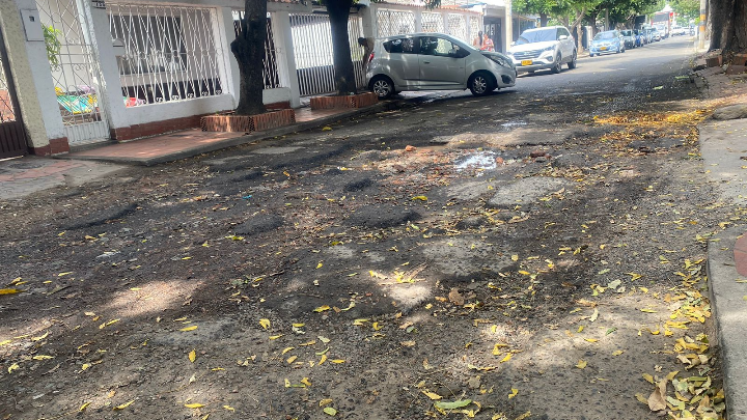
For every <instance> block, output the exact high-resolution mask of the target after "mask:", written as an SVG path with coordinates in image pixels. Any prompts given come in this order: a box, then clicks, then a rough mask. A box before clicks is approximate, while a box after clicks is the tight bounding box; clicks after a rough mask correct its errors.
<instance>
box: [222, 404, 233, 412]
mask: <svg viewBox="0 0 747 420" xmlns="http://www.w3.org/2000/svg"><path fill="white" fill-rule="evenodd" d="M223 408H224V409H226V410H228V411H236V409H235V408H233V407H231V406H230V405H224V406H223Z"/></svg>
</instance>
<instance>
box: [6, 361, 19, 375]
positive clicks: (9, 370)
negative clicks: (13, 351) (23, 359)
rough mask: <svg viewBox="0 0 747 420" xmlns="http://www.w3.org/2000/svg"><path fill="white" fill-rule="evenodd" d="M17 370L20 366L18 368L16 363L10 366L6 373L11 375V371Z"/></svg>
mask: <svg viewBox="0 0 747 420" xmlns="http://www.w3.org/2000/svg"><path fill="white" fill-rule="evenodd" d="M18 368H20V366H18V363H13V364H12V365H10V367H8V373H13V371H14V370H16V369H18Z"/></svg>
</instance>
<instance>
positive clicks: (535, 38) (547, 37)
mask: <svg viewBox="0 0 747 420" xmlns="http://www.w3.org/2000/svg"><path fill="white" fill-rule="evenodd" d="M556 33H557V29H555V28H548V29H541V30H536V31H535V30H532V31H526V32H524V33H523V34H521V36H520V37H519V39H517V40H516V45H524V44H534V43H537V42H545V41H555V40H556V38H555V35H556Z"/></svg>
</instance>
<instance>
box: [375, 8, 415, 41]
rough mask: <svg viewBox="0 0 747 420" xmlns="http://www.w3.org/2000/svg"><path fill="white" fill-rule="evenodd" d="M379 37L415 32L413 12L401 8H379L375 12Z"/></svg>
mask: <svg viewBox="0 0 747 420" xmlns="http://www.w3.org/2000/svg"><path fill="white" fill-rule="evenodd" d="M377 24H378V26H379V37H381V38H384V37H387V36H392V35H399V34H409V33H413V32H415V14H414V13H413V12H408V11H402V10H386V9H380V10H379V12H378V13H377Z"/></svg>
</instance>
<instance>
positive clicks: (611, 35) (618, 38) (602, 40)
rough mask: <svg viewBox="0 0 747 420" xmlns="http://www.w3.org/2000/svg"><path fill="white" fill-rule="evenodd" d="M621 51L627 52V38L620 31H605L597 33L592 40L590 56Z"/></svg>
mask: <svg viewBox="0 0 747 420" xmlns="http://www.w3.org/2000/svg"><path fill="white" fill-rule="evenodd" d="M621 52H622V53H624V52H625V40H624V39H623V36H622V34H620V31H604V32H600V33H598V34H596V35H595V36H594V39H593V40H592V41H591V48H590V51H589V56H591V57H594V56H595V55H601V54H611V53H615V54H619V53H621Z"/></svg>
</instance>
